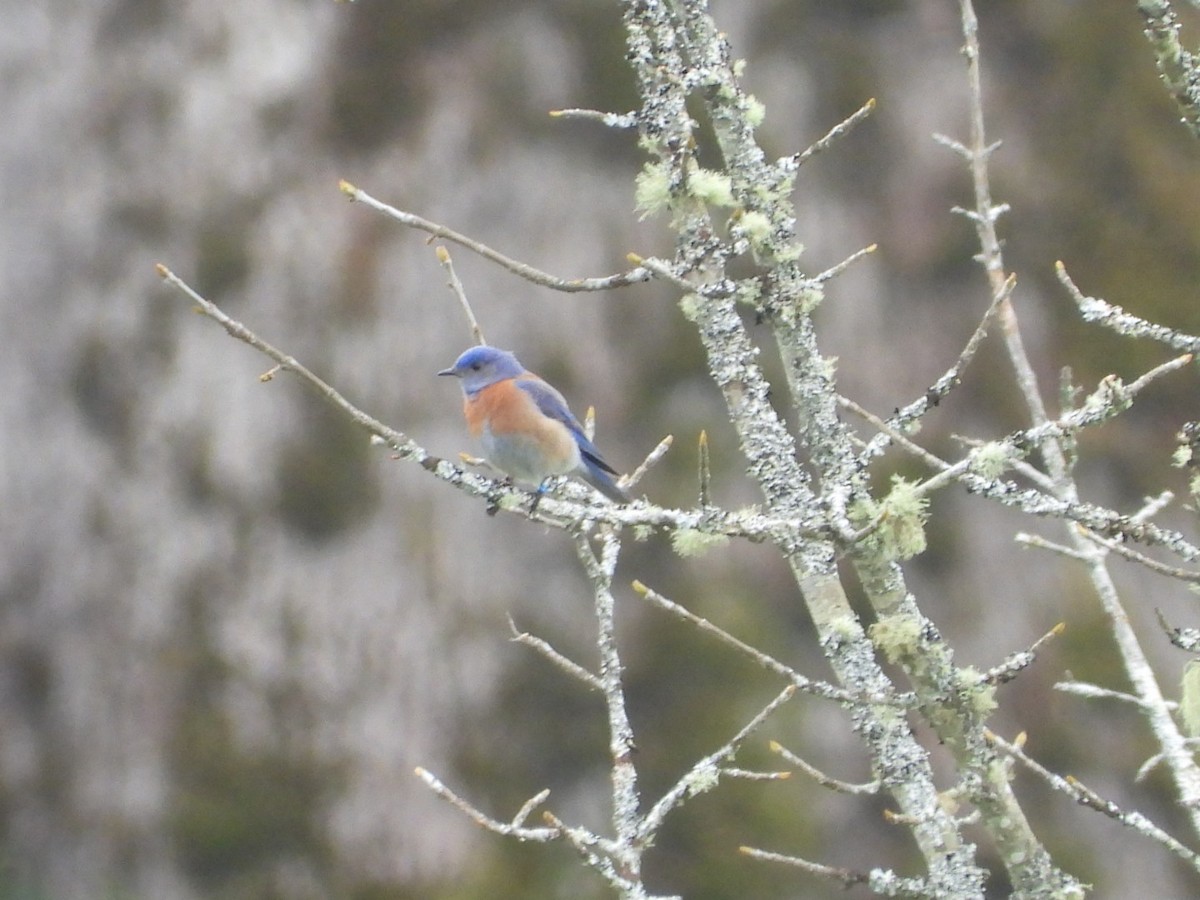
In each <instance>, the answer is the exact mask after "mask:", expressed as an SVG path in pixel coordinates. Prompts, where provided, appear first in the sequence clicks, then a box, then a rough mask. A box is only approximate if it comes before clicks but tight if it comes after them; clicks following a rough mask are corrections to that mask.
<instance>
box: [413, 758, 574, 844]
mask: <svg viewBox="0 0 1200 900" xmlns="http://www.w3.org/2000/svg"><path fill="white" fill-rule="evenodd" d="M416 775H417V777H418V778H420V779H421V780H422V781H423V782H425V784H426V785H427V786H428V787H429V789H430V790H432V791H433V792H434V793H435V794H437V795H438V796H439V797H441V798H442V799H443V800H445V801H446V802H447V803H449V804H450V805H451V806H454V807H455V808H456V809H458V810H460V811H462V812H463V813H466V815H467V816H468V818H470V819H471V820H472V821H473V822H475V823H476V824H478V825H481V826H482V827H484V828H486V829H487V830H488V831H494V832H496V833H497V834H503V835H509V836H511V837H515V838H517V839H519V840H522V841H541V842H545V841H554V840H558V839H559V838H561V837H563V834H562V832H561V830H560V829H558V828H526V827H525V826H523V825H522V824H521V823H522V822H523V821H524V819H525V818H526V817H527V816H528V814H529V811H530V810H531V809H532V808H533V807H534V806H536V805H538V804H539V803H541V802H542V801H543V800H545V799H546V796H547V795H548V794H549V791H542V792H541V793H539V794H536V795H535V796H533V797H531V798H530V799H529V800H527V801H525V803H524V805H522V807H521V809H520V811H519V812H518V813H517V815H516V817H514V818H513V821H512V822H501V821H500V820H499V819H493V818H492V817H491V816H489V815H488V814H487V813H485V812H483V811H481V810H480V809H479V808H478V807H476V806H474V805H472V804H471V803H470V801H467V800H464V799H463V798H462V797H460V796H459V795H458V794H456V793H454V791H452V790H450V788H448V787H446V785H445V784H444V783H443V782H442V781H441V779H439V778H438V777H437V776H436V775H434V774H433V773H432V772H430V771H429V770H428V769H423V768H420V767H418V768H417V769H416ZM535 801H536V802H535ZM522 813H523V814H524V815H522Z"/></svg>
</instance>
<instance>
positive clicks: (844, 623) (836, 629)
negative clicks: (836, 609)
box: [825, 616, 862, 641]
mask: <svg viewBox="0 0 1200 900" xmlns="http://www.w3.org/2000/svg"><path fill="white" fill-rule="evenodd" d="M825 629H826V631H827V632H828V633H829V634H830V635H831V636H833V637H837V638H840V639H841V640H843V641H852V640H857V639H858V638H859V637H860V636H861V635H862V626H861V625H860V624H859V621H858V619H856V618H854V616H836V617H834V618H832V619H830V620H828V621H827V622H826V623H825Z"/></svg>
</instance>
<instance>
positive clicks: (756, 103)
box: [746, 94, 767, 128]
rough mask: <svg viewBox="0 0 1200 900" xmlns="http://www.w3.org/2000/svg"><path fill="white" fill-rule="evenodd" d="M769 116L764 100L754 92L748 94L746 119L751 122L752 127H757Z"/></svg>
mask: <svg viewBox="0 0 1200 900" xmlns="http://www.w3.org/2000/svg"><path fill="white" fill-rule="evenodd" d="M766 117H767V108H766V106H764V105H763V102H762V101H761V100H759V99H758V98H757V97H755V96H754V95H753V94H747V95H746V121H747V122H749V123H750V127H751V128H757V127H758V126H759V125H761V124H762V123H763V119H765V118H766Z"/></svg>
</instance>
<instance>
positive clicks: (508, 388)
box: [438, 345, 630, 503]
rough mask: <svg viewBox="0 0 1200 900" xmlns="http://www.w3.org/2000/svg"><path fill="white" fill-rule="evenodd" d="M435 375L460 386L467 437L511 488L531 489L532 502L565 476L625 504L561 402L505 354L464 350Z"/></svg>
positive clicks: (493, 349) (608, 470)
mask: <svg viewBox="0 0 1200 900" xmlns="http://www.w3.org/2000/svg"><path fill="white" fill-rule="evenodd" d="M438 375H452V376H454V377H456V378H459V379H461V381H462V390H463V414H464V415H465V416H466V419H467V430H468V431H469V432H470V434H471V437H473V438H475V439H477V440H478V441H480V443H481V444H482V445H483V449H484V452H485V453H486V454H487V459H488V461H489V462H490V463H491V464H492V465H494V466H495V467H496V468H498V469H500V470H501V471H503V472H505V473H507V474H508V475H510V476H512V477H513V478H514V479H516V480H518V481H525V482H529V483H532V484H536V485H537V492H538V496H539V497H540V496H541V495H542V494H543V493H545V490H546V485H547V483H548V481H549V479H550V478H552V477H554V476H556V475H573V476H575V477H577V478H581V479H582V480H584V481H586V482H587V483H588V484H590V485H591V486H592V487H594V488H595V489H596V490H598V491H599V492H600V493H602V494H604V496H606V497H608V498H609V499H610V500H612V501H614V502H616V503H628V502H629V500H630V498H629V495H628V494H627V493H626V492H625V491H624V490H622V489H621V488H620V487H618V486H617V483H616V481H615V480H614V476H617V475H618V472H617V470H616V469H614V468H613V467H612V466H610V465H609V464H608V463H606V462H605V461H604V458H603V457H601V455H600V451H599V450H597V449H596V445H595V444H593V443H592V442H591V440H589V439H588V436H587V435H586V434H584V432H583V426H582V425H580V424H579V420H578V419H577V418H575V416H574V415H573V414H572V413H571V410H570V408H568V406H567V401H566V399H565V398H564V397H563V395H562V394H560V393H559V392H558V391H557V390H556V389H555V388H554V387H552V386H551V385H550V384H549V383H547V382H545V381H543V380H542V379H541V378H539V377H538V376H537V375H535V374H533V373H532V372H530V371H528V370H527V369H526V368H525V367H524V366H523V365H521V362H520V361H519V360H518V359H517V357H516V356H515V355H514V354H513V353H511V352H509V351H508V350H501V349H499V348H497V347H490V346H486V345H481V346H477V347H472V348H471V349H469V350H466V351H464V352H463V354H462V355H461V356H459V357H458V359H456V360H455V361H454V365H452V366H451V367H450V368H448V369H442V371H440V372H438Z"/></svg>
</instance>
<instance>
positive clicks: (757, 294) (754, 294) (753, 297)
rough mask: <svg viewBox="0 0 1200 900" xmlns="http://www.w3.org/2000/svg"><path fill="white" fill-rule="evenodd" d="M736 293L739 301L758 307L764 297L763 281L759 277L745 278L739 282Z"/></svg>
mask: <svg viewBox="0 0 1200 900" xmlns="http://www.w3.org/2000/svg"><path fill="white" fill-rule="evenodd" d="M734 294H735V296H736V297H737V302H738V303H741V304H743V305H745V306H752V307H757V306H758V301H759V299H760V298H761V297H762V283H761V282H759V280H758V279H757V278H744V279H742V280H741V281H739V282H738V283H737V289H736V290H735V292H734Z"/></svg>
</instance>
